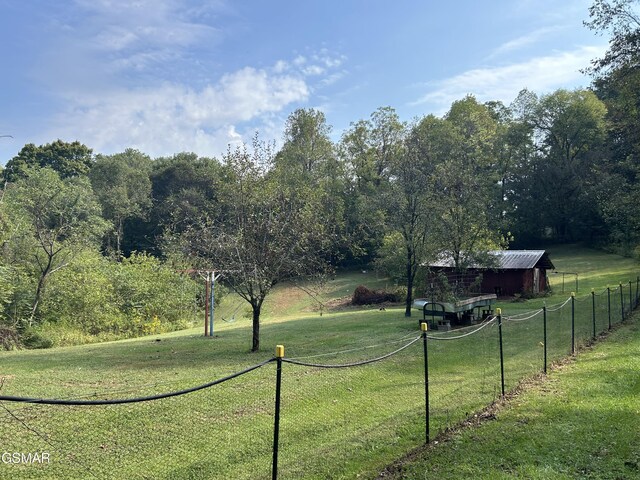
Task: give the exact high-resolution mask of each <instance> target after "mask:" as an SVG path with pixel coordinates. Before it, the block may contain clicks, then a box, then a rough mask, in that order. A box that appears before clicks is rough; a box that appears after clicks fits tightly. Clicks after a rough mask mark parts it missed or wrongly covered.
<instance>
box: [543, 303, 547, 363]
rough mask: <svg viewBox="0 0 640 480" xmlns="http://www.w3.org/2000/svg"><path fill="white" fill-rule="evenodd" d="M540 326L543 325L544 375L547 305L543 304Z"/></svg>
mask: <svg viewBox="0 0 640 480" xmlns="http://www.w3.org/2000/svg"><path fill="white" fill-rule="evenodd" d="M542 325H543V340H542V348H543V350H544V373H545V374H546V373H547V304H546V302H545V304H544V306H543V307H542Z"/></svg>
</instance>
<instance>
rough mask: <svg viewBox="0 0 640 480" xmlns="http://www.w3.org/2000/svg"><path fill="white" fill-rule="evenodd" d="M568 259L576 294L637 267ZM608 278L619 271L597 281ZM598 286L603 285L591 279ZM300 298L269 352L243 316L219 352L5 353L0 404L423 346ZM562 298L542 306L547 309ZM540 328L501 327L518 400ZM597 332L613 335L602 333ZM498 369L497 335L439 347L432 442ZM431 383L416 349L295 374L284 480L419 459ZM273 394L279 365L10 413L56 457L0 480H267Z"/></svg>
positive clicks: (370, 313)
mask: <svg viewBox="0 0 640 480" xmlns="http://www.w3.org/2000/svg"><path fill="white" fill-rule="evenodd" d="M563 255H564V256H563ZM572 255H574V256H575V257H576V258H580V259H581V260H580V262H583V263H581V268H580V270H579V272H580V279H581V280H580V281H581V282H582V276H583V274H584V281H585V288H589V289H590V288H591V287H590V286H589V283H588V282H589V281H591V282H592V283H591V285H593V286H598V284H597V281H599V280H602V282H603V284H601V285H599V286H598V287H599V288H604V287H606V284H607V283H609V284H614V283H616V282H617V281H620V280H624V279H623V278H621V277H622V276H624V275H626V277H627V278H629V276H630V275H631V274H632V272H633V271H634V270H635V268H636V266H635V264H634V263H633V262H632V261H631V260H629V259H621V258H619V257H616V256H607V255H605V254H600V253H598V252H592V251H585V250H575V249H574V250H573V251H571V250H567V251H565V252H564V253H562V252H561V251H560V252H559V253H558V254H557V255H555V254H552V261H554V262H555V263H556V266H557V267H558V269H559V270H560V268H561V265H562V268H565V269H566V270H567V271H573V270H576V269H575V268H574V269H572V270H569V269H570V268H571V263H570V258H571V256H572ZM590 256H593V258H594V260H593V264H589V262H588V259H589V257H590ZM562 258H564V259H565V261H566V262H567V263H566V264H564V265H563V264H562V263H561V262H562V261H563V260H562ZM607 258H608V261H607ZM609 267H610V268H611V270H612V271H611V272H610V273H602V271H600V273H598V269H599V268H600V269H603V268H609ZM598 275H599V276H598ZM591 276H593V277H594V278H596V279H599V280H594V279H592V280H589V279H590V278H591ZM614 279H615V280H614ZM386 282H387V281H386V280H385V279H378V278H376V276H375V274H372V273H362V272H350V273H346V274H340V275H338V276H337V277H336V278H335V279H334V280H332V281H330V282H328V283H327V285H325V286H324V288H323V289H322V290H321V291H320V292H319V293H318V294H319V295H320V297H321V298H323V299H325V300H328V299H331V298H339V297H345V296H350V295H351V293H352V292H353V289H354V288H355V286H356V285H358V284H360V283H363V284H365V285H367V286H369V287H373V288H375V287H384V286H385V283H386ZM580 290H582V283H581V286H580ZM297 292H299V289H296V288H295V287H291V286H282V287H279V289H278V291H276V293H275V295H274V296H273V297H272V298H270V299H269V300H268V302H267V303H266V305H265V308H266V312H265V317H264V319H263V323H262V327H261V345H262V351H261V352H260V353H258V354H251V353H249V347H250V341H251V338H250V337H251V334H250V331H251V325H250V319H249V318H246V316H243V315H240V314H237V315H236V320H235V321H234V322H233V323H227V322H220V321H219V322H217V324H216V335H217V336H216V337H215V338H213V339H211V338H203V337H202V336H201V335H202V332H201V328H197V329H193V330H188V331H182V332H174V333H172V334H168V335H163V336H154V337H147V338H140V339H134V340H126V341H120V342H111V343H103V344H94V345H85V346H79V347H68V348H57V349H50V350H41V351H14V352H2V353H0V377H2V378H3V379H4V382H3V385H2V389H1V390H0V391H1V392H2V394H4V395H16V396H31V397H55V398H70V397H71V398H100V399H102V398H122V397H136V396H142V395H150V394H155V393H161V392H166V391H172V390H177V389H181V388H187V387H192V386H195V385H198V384H201V383H204V382H208V381H211V380H214V379H217V378H220V377H222V376H225V375H228V374H230V373H233V372H237V371H239V370H242V369H244V368H246V367H248V366H251V365H255V364H258V363H259V362H262V361H264V360H267V359H269V358H271V357H272V355H273V352H274V348H275V345H276V344H284V345H285V347H286V356H287V357H288V358H300V359H304V360H305V361H308V362H311V363H346V362H353V361H358V360H362V359H367V358H372V357H376V356H379V355H382V354H385V353H388V352H390V351H392V350H395V349H396V348H398V347H400V346H402V345H404V344H406V343H407V342H408V341H410V340H412V339H414V338H416V337H417V336H418V335H419V331H418V325H417V318H412V319H406V318H405V317H404V311H403V309H402V308H388V309H387V310H384V311H381V310H378V309H377V308H365V309H359V310H355V309H344V310H337V311H327V310H325V313H324V314H323V315H322V316H321V315H319V312H318V311H317V309H316V306H315V305H314V304H316V303H317V302H315V301H314V300H313V299H310V298H309V297H306V296H305V295H301V294H299V293H297ZM580 293H581V292H580ZM565 297H566V295H565V296H562V295H558V296H557V297H556V296H554V297H550V298H547V299H546V300H547V302H548V303H549V304H550V302H561V301H563V300H564V299H565ZM589 297H590V296H589ZM323 301H324V300H323ZM589 302H590V299H589ZM578 304H579V305H581V306H585V307H584V308H583V307H579V308H578V316H579V319H580V322H581V323H580V325H581V326H582V327H584V328H582V330H584V332H583V333H584V335H583V334H581V336H580V338H582V339H584V338H588V337H589V328H590V325H591V323H590V318H591V317H590V312H591V310H590V308H591V304H590V303H586V302H585V301H581V302H578ZM541 305H542V300H541V299H535V300H529V301H527V302H520V303H513V304H511V303H506V304H505V305H503V309H504V311H505V315H506V314H507V313H508V314H509V315H515V314H516V313H518V312H523V311H528V310H531V309H535V308H539V306H541ZM512 306H513V308H512ZM587 307H588V308H587ZM235 308H237V306H236V304H235V302H234V299H233V298H232V297H230V298H227V299H226V300H225V302H224V303H223V305H222V307H221V308H220V309H219V312H218V313H219V315H220V316H225V317H230V316H231V313H232V312H233V310H234V309H235ZM225 309H226V310H225ZM510 309H511V310H510ZM567 312H568V307H567V306H565V307H564V308H562V309H558V310H556V311H555V312H554V313H553V315H555V317H553V318H554V319H555V320H553V321H551V319H550V326H549V329H550V335H552V336H553V341H552V340H551V337H550V339H549V341H548V343H549V347H550V349H551V350H552V355H551V358H552V359H553V358H560V357H562V356H565V355H567V354H568V353H569V351H570V344H569V341H570V334H568V330H567V327H568V325H569V324H568V320H569V318H570V316H569V314H568V313H567ZM599 312H600V311H599ZM600 313H601V312H600ZM550 316H552V315H550ZM539 317H540V316H539V315H538V316H536V317H535V318H534V319H532V320H530V321H522V322H516V321H513V322H508V321H505V325H504V332H503V333H504V338H505V358H506V365H505V371H506V375H507V387H508V388H513V387H514V386H515V385H516V384H517V383H518V382H519V381H520V380H521V379H522V378H523V376H526V375H531V374H534V373H536V372H539V371H540V370H541V368H542V348H541V346H540V342H541V334H542V333H541V332H542V330H541V320H540V318H539ZM583 317H584V319H583ZM615 320H616V318H614V321H615ZM599 322H600V323H599V324H598V325H599V327H598V328H599V330H602V329H603V328H600V327H602V326H606V324H605V323H603V322H602V320H599ZM551 324H552V325H551ZM582 330H581V331H582ZM459 333H460V332H452V333H450V334H442V333H438V332H434V333H433V335H436V336H438V335H440V336H445V337H446V336H452V335H457V334H459ZM583 337H584V338H583ZM554 342H556V343H554ZM552 347H553V348H552ZM498 358H499V357H498V343H497V327H496V326H495V324H491V325H490V326H488V327H487V328H484V329H483V330H481V331H479V332H478V333H476V334H474V335H471V336H468V337H465V338H462V339H459V340H455V341H435V340H433V341H430V342H429V362H430V398H431V428H432V430H431V431H432V435H435V434H436V433H437V432H439V431H442V430H444V429H446V428H448V427H453V426H455V425H456V424H458V422H460V421H461V420H463V419H464V418H466V417H467V416H468V415H469V414H470V413H472V412H474V411H478V410H479V409H481V408H483V407H484V406H486V405H487V404H489V403H491V402H492V401H494V400H495V399H497V398H498V396H499V393H500V376H499V363H498ZM423 375H424V373H423V356H422V344H421V342H417V343H416V344H414V345H412V346H411V347H409V348H407V349H406V350H404V351H403V352H401V353H399V354H398V355H396V356H393V357H391V358H389V359H387V360H385V361H383V362H380V363H375V364H372V365H368V366H364V367H357V368H349V369H338V370H336V369H330V370H326V369H318V368H313V367H302V366H297V365H292V364H285V365H284V366H283V392H282V412H281V431H280V449H281V450H280V462H279V473H280V477H279V478H283V479H286V478H292V479H298V478H318V479H321V478H323V479H324V478H356V477H357V476H361V477H362V478H367V477H374V476H376V475H377V472H379V471H380V470H382V469H383V468H384V466H385V465H388V464H389V463H391V462H392V461H393V460H394V459H396V458H399V457H401V456H403V455H404V454H405V453H406V452H407V451H409V450H411V449H413V448H416V447H418V446H420V445H421V444H422V443H423V442H424V383H423ZM274 388H275V365H274V364H273V363H271V364H268V365H266V366H264V367H262V368H260V369H258V370H256V371H253V372H251V373H248V374H247V375H245V376H242V377H240V378H237V379H234V380H231V381H229V382H225V383H223V384H221V385H218V386H215V387H212V388H210V389H206V390H201V391H198V392H194V393H190V394H188V395H184V396H179V397H173V398H169V399H164V400H158V401H153V402H145V403H137V404H126V405H114V406H101V407H80V406H78V407H60V406H46V405H32V406H29V405H24V404H17V403H6V402H4V403H2V405H3V408H2V409H0V441H1V442H2V445H3V449H4V451H9V452H33V451H47V452H50V455H51V462H50V463H49V464H46V465H31V466H27V465H15V464H3V463H0V478H16V479H20V478H43V479H44V478H47V479H48V478H78V479H84V478H140V479H143V478H150V479H165V478H166V479H170V478H176V479H182V478H193V479H201V478H234V479H236V478H237V479H242V478H247V479H256V478H270V464H271V446H272V439H273V413H274V412H273V410H274V406H273V404H274Z"/></svg>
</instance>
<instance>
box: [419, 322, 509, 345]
mask: <svg viewBox="0 0 640 480" xmlns="http://www.w3.org/2000/svg"><path fill="white" fill-rule="evenodd" d="M497 318H498V317H491V318H490V319H487V320H486V321H485V322H484V323H483V324H481V325H480V327H478V328H476V329H475V330H473V331H472V332H468V333H465V334H463V335H456V336H454V337H445V336H436V335H427V338H428V339H430V340H459V339H461V338H465V337H469V336H471V335H474V334H476V333H478V332H479V331H480V330H482V329H483V328H485V327H487V326H488V325H490V324H491V323H492V322H494V321H495V320H496V319H497Z"/></svg>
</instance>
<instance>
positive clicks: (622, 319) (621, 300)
mask: <svg viewBox="0 0 640 480" xmlns="http://www.w3.org/2000/svg"><path fill="white" fill-rule="evenodd" d="M620 311H621V312H622V317H620V321H621V322H624V293H623V292H622V282H620Z"/></svg>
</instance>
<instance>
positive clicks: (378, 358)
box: [282, 335, 422, 368]
mask: <svg viewBox="0 0 640 480" xmlns="http://www.w3.org/2000/svg"><path fill="white" fill-rule="evenodd" d="M421 338H422V335H419V336H417V337H416V338H414V339H413V340H411V341H410V342H409V343H407V344H406V345H403V346H402V347H400V348H398V349H397V350H394V351H393V352H390V353H387V354H385V355H382V356H380V357H376V358H370V359H368V360H362V361H360V362H351V363H342V364H333V365H331V364H322V363H308V362H301V361H299V360H294V359H291V358H283V359H282V361H283V362H287V363H291V364H293V365H301V366H304V367H314V368H348V367H359V366H361V365H368V364H370V363H375V362H380V361H382V360H385V359H387V358H389V357H392V356H393V355H396V354H398V353H400V352H402V351H403V350H405V349H407V348H409V347H410V346H411V345H413V344H414V343H416V342H417V341H418V340H420V339H421Z"/></svg>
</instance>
